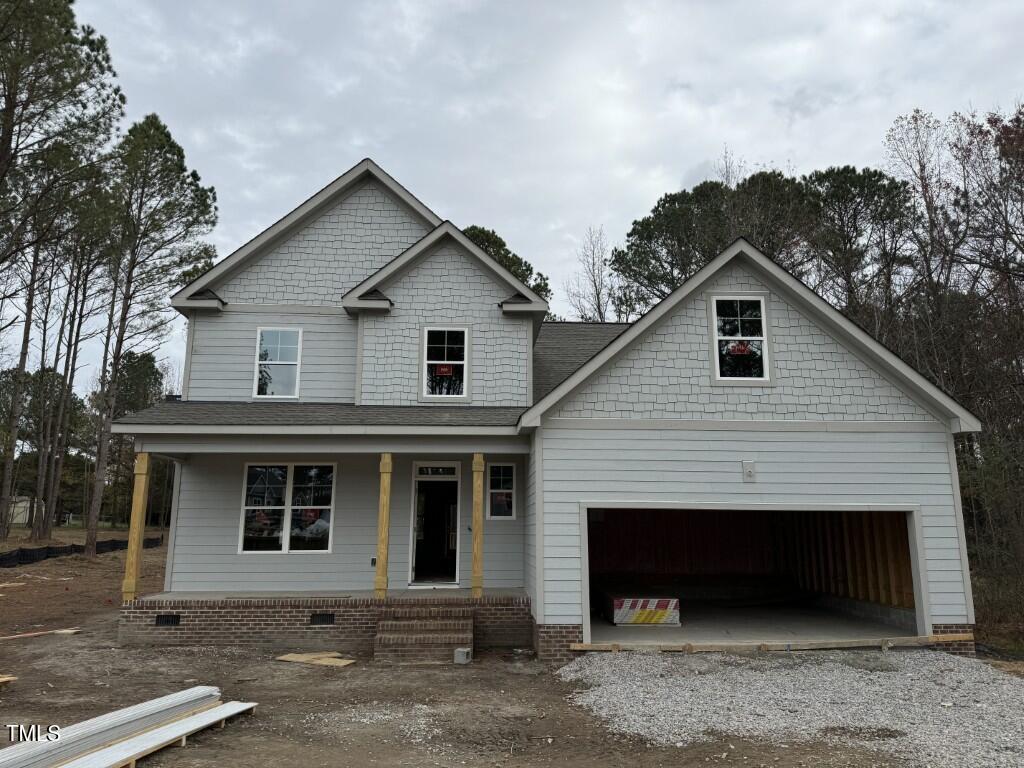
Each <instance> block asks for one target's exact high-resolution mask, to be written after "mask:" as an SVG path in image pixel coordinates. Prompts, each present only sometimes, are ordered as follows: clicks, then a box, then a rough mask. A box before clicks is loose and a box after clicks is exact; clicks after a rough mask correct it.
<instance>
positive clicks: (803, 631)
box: [590, 605, 914, 645]
mask: <svg viewBox="0 0 1024 768" xmlns="http://www.w3.org/2000/svg"><path fill="white" fill-rule="evenodd" d="M680 621H681V623H682V625H681V626H678V627H661V626H651V625H644V624H634V625H623V626H618V627H616V626H614V625H612V624H611V623H609V622H608V621H606V620H605V619H604V618H603V617H601V616H597V615H595V616H593V617H592V618H591V624H590V642H592V643H651V644H652V645H658V644H681V643H785V642H811V641H816V640H830V641H831V640H863V639H877V638H883V637H906V636H908V635H911V634H914V633H912V632H908V631H907V630H906V629H902V628H900V627H894V626H892V625H890V624H884V623H882V622H879V621H873V620H871V619H861V618H857V617H855V616H849V615H847V614H842V613H836V612H833V611H829V610H828V609H825V608H811V607H801V606H787V605H772V606H763V607H749V606H745V607H735V608H734V607H728V606H718V605H707V606H704V605H701V606H691V607H689V608H687V609H684V610H683V611H682V612H681V616H680Z"/></svg>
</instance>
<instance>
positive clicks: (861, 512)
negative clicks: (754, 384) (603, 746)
mask: <svg viewBox="0 0 1024 768" xmlns="http://www.w3.org/2000/svg"><path fill="white" fill-rule="evenodd" d="M586 516H587V524H586V528H587V535H586V541H587V568H586V573H587V582H588V583H587V588H588V592H589V595H588V604H589V619H590V638H591V642H593V643H606V642H607V643H616V642H618V643H628V644H638V643H639V644H645V643H651V644H686V643H693V644H716V643H721V644H748V643H752V644H757V643H789V642H793V643H801V642H819V641H844V642H845V641H855V640H862V639H864V640H867V639H879V638H885V637H897V636H910V635H917V634H923V633H924V630H923V628H922V629H921V631H920V632H919V628H918V617H917V611H916V607H917V602H916V599H915V581H916V577H915V572H916V569H915V561H916V555H915V552H914V546H913V545H912V542H913V537H912V535H911V532H912V530H913V525H914V521H913V516H912V514H911V513H910V512H908V511H906V510H900V509H888V510H885V509H863V508H855V507H851V508H848V509H824V510H813V509H784V508H775V507H770V508H760V509H735V508H728V507H721V508H715V507H709V508H685V509H680V508H666V507H660V506H659V507H654V508H651V507H646V508H644V507H639V508H637V507H611V508H603V507H595V508H588V509H587V510H586ZM677 608H678V623H676V609H677Z"/></svg>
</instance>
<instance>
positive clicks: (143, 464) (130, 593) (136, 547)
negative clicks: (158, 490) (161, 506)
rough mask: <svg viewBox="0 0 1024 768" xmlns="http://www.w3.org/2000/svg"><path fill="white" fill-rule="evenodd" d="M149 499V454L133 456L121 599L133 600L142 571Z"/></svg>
mask: <svg viewBox="0 0 1024 768" xmlns="http://www.w3.org/2000/svg"><path fill="white" fill-rule="evenodd" d="M148 499H149V454H148V453H139V454H137V455H136V456H135V488H134V490H133V491H132V517H131V523H130V524H129V527H128V553H127V555H126V557H125V559H124V581H123V582H122V583H121V599H122V600H123V601H124V602H126V603H127V602H128V601H130V600H134V599H135V596H136V595H137V594H138V591H139V574H140V573H141V572H142V536H143V534H144V533H145V530H146V502H147V500H148Z"/></svg>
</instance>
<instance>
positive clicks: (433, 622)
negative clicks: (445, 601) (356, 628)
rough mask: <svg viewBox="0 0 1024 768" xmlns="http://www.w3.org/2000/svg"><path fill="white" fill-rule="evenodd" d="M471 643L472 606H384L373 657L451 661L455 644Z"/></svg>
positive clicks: (398, 660) (417, 661)
mask: <svg viewBox="0 0 1024 768" xmlns="http://www.w3.org/2000/svg"><path fill="white" fill-rule="evenodd" d="M472 647H473V611H472V609H469V608H452V607H448V606H421V607H402V608H385V609H384V610H383V611H381V615H380V619H379V620H378V622H377V634H376V637H374V641H373V659H374V661H381V662H389V663H392V664H451V663H452V660H453V657H454V655H455V649H456V648H470V649H472Z"/></svg>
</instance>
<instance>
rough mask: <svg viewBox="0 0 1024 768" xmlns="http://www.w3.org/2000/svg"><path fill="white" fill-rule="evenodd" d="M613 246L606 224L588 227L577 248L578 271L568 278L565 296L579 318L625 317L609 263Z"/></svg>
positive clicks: (598, 320)
mask: <svg viewBox="0 0 1024 768" xmlns="http://www.w3.org/2000/svg"><path fill="white" fill-rule="evenodd" d="M610 255H611V249H610V248H609V246H608V240H607V238H606V237H605V234H604V227H597V228H594V227H587V231H586V233H585V234H584V235H583V242H582V243H581V244H580V246H579V248H577V249H576V262H577V264H578V270H577V271H576V272H575V273H574V274H573V275H571V276H570V277H568V278H566V280H565V285H564V289H565V296H566V299H567V300H568V302H569V306H571V307H572V310H573V312H574V313H575V315H576V317H577V318H578V319H579V320H583V321H585V322H589V323H607V322H609V321H612V320H622V319H623V317H622V310H621V308H620V306H619V305H616V303H615V300H614V299H615V289H616V285H617V279H616V277H615V273H613V272H612V271H611V268H610V267H609V264H608V259H609V256H610Z"/></svg>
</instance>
